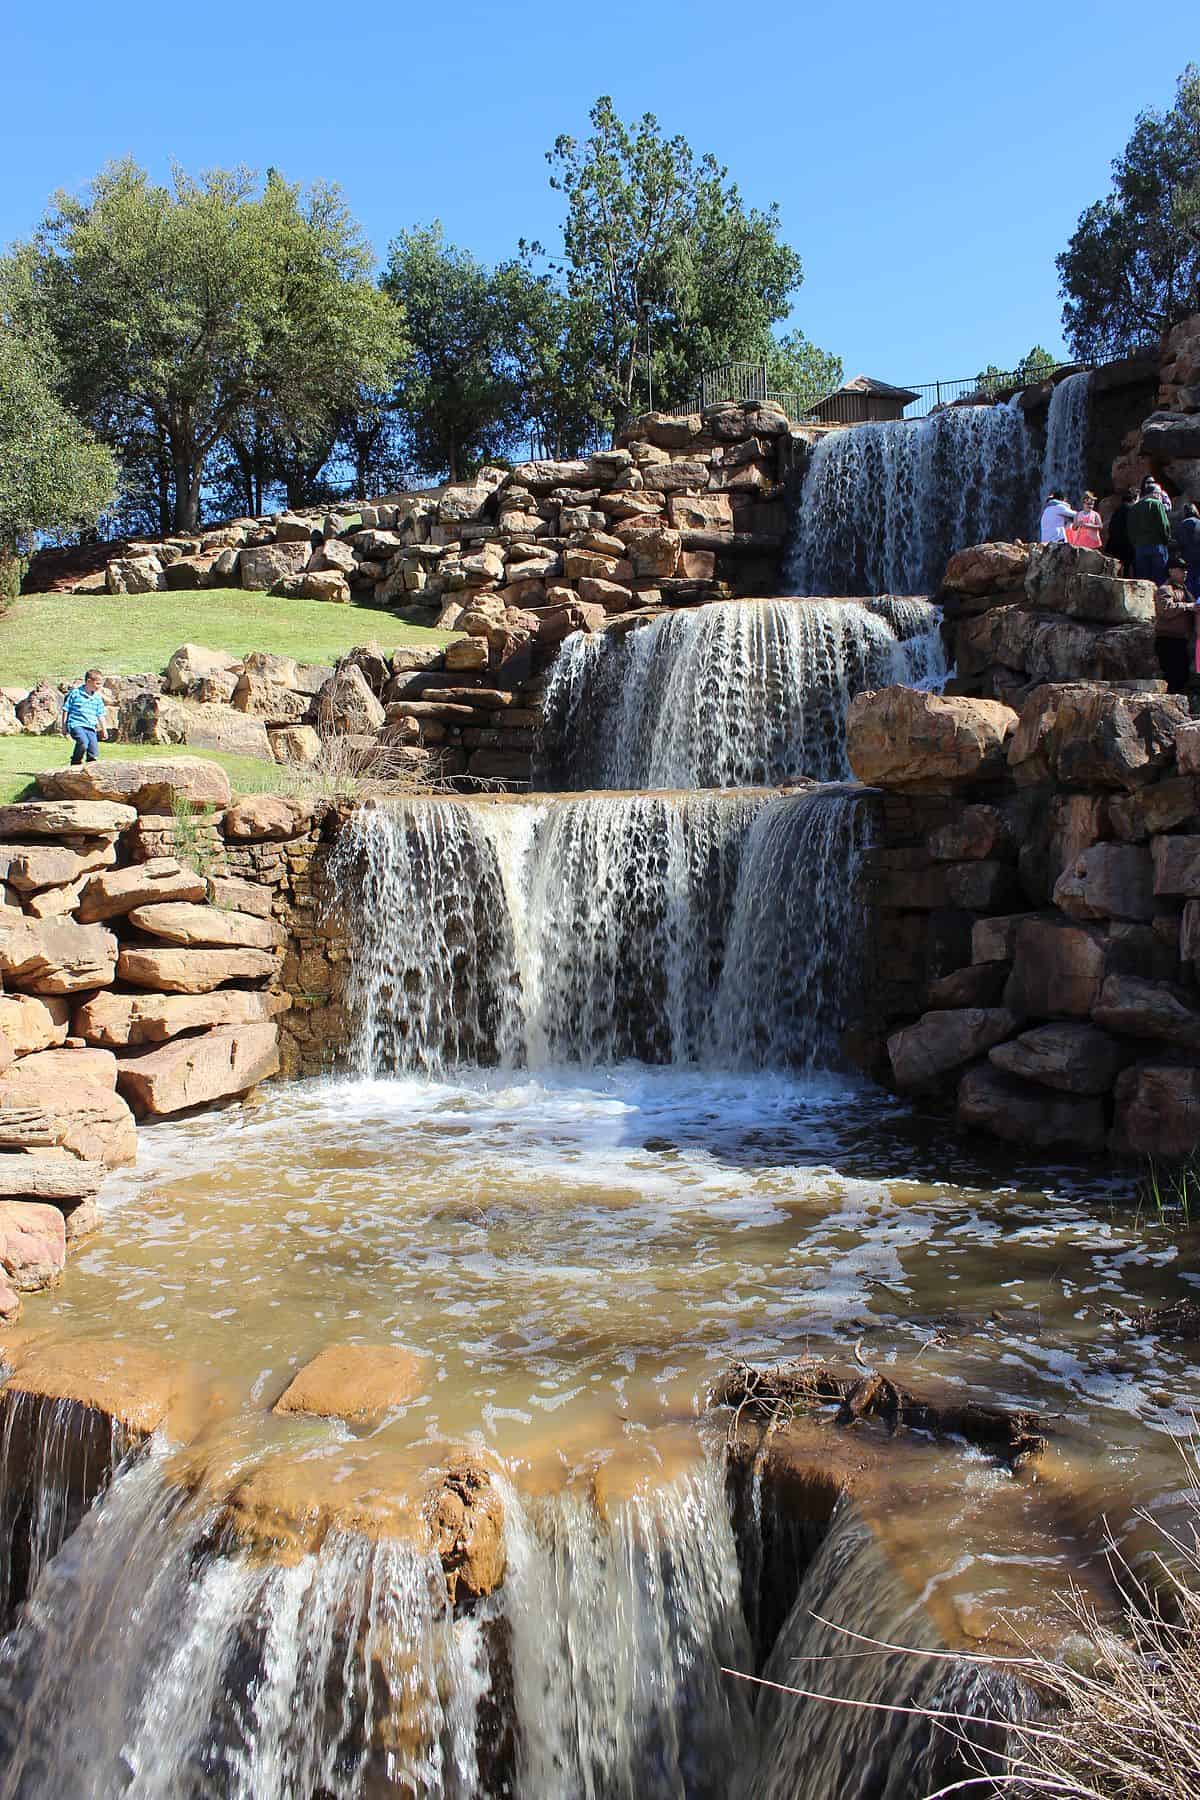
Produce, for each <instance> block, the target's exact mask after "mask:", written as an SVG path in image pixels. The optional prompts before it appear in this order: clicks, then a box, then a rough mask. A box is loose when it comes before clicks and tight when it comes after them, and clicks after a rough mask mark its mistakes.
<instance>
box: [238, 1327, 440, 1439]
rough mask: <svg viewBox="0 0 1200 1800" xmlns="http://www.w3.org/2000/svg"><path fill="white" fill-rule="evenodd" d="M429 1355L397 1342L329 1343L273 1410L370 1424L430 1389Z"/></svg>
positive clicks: (296, 1375)
mask: <svg viewBox="0 0 1200 1800" xmlns="http://www.w3.org/2000/svg"><path fill="white" fill-rule="evenodd" d="M431 1367H432V1365H431V1363H430V1359H429V1358H428V1357H427V1356H418V1355H417V1354H416V1352H415V1351H412V1350H405V1349H403V1348H402V1347H401V1346H400V1345H398V1344H327V1345H326V1346H325V1348H324V1349H323V1350H321V1351H319V1352H318V1353H317V1355H316V1356H314V1357H313V1359H312V1361H311V1362H307V1363H305V1364H304V1366H303V1368H301V1369H300V1370H299V1371H298V1372H297V1373H296V1374H295V1375H294V1376H293V1377H292V1380H291V1381H290V1382H289V1383H288V1385H287V1387H286V1388H285V1389H284V1391H283V1393H282V1394H281V1395H280V1397H279V1399H278V1400H277V1401H276V1403H275V1406H274V1408H273V1409H272V1410H273V1411H274V1412H276V1413H280V1414H288V1413H307V1414H309V1415H310V1416H311V1417H313V1418H317V1419H345V1420H346V1422H347V1423H348V1424H353V1425H366V1424H370V1423H371V1422H372V1420H374V1419H377V1418H379V1417H380V1416H381V1415H382V1414H384V1413H386V1412H391V1411H393V1410H394V1409H395V1408H398V1407H402V1406H405V1405H407V1404H408V1402H409V1401H410V1400H412V1399H414V1398H415V1397H416V1396H417V1395H418V1394H420V1393H423V1392H425V1391H426V1390H427V1388H428V1386H429V1381H430V1372H431Z"/></svg>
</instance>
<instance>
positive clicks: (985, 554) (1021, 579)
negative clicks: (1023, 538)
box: [942, 543, 1029, 598]
mask: <svg viewBox="0 0 1200 1800" xmlns="http://www.w3.org/2000/svg"><path fill="white" fill-rule="evenodd" d="M1028 567H1029V545H1028V544H1006V543H995V544H972V545H970V546H969V547H968V548H967V549H966V550H960V551H958V553H957V554H956V555H954V556H952V557H951V558H950V561H949V562H948V563H947V565H946V573H945V575H944V576H943V577H942V592H943V593H945V594H960V595H967V596H970V597H971V598H976V597H978V596H981V595H984V594H1001V593H1008V592H1011V591H1012V590H1013V589H1017V588H1022V587H1023V586H1024V584H1025V572H1026V570H1027V569H1028Z"/></svg>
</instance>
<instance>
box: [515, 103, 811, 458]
mask: <svg viewBox="0 0 1200 1800" xmlns="http://www.w3.org/2000/svg"><path fill="white" fill-rule="evenodd" d="M590 119H591V124H592V135H591V136H590V137H589V138H587V139H586V141H585V142H583V143H579V142H578V141H577V140H576V139H575V138H572V137H566V136H564V137H560V138H558V139H557V141H556V142H555V145H554V148H553V149H552V150H551V151H550V152H549V155H548V160H549V162H550V164H551V168H552V171H553V173H552V175H551V185H552V186H553V187H555V188H556V189H557V190H558V191H559V192H561V193H562V194H563V196H564V198H565V200H566V207H567V216H566V220H565V222H564V225H563V241H564V248H565V265H564V267H565V276H566V288H567V293H568V295H569V296H570V298H571V299H572V301H574V302H575V303H576V305H577V307H578V308H579V311H578V314H577V319H578V325H577V332H580V331H586V333H587V334H588V337H589V340H590V351H591V357H592V363H593V368H594V371H595V381H596V388H597V400H598V404H599V405H600V407H601V408H602V409H603V411H604V413H605V414H606V416H608V417H609V418H610V419H611V420H612V421H613V422H614V423H615V424H616V425H618V426H619V425H621V424H622V423H624V421H625V420H626V419H627V418H628V417H629V415H630V414H631V413H633V412H634V411H636V410H637V409H638V407H640V406H642V405H645V404H649V403H651V402H652V400H654V399H660V400H665V399H675V398H678V397H680V396H685V395H686V394H687V392H688V391H689V390H690V389H691V388H693V387H694V386H695V384H696V381H697V379H698V377H699V375H700V373H701V372H702V371H703V370H704V369H707V368H711V367H713V366H715V365H716V364H719V363H722V362H726V361H731V360H743V359H744V360H756V361H765V360H766V359H767V358H768V357H769V356H770V355H771V354H772V350H773V344H774V339H773V338H772V335H771V328H772V326H773V325H774V324H776V323H777V322H778V321H780V320H782V319H783V318H784V317H786V314H787V312H788V306H789V297H790V296H791V295H792V294H793V293H794V292H795V291H796V289H797V288H798V287H799V285H800V281H801V279H802V269H801V264H800V259H799V257H798V256H797V255H796V253H795V252H794V251H793V250H791V249H789V248H788V246H787V245H786V244H782V243H780V242H779V225H780V222H779V214H778V209H777V208H776V207H775V206H771V207H770V208H768V210H767V211H766V212H759V211H757V210H755V209H754V208H747V207H746V206H745V204H744V203H743V201H742V198H741V195H740V193H739V192H738V188H737V185H736V184H735V183H733V182H730V181H729V180H728V172H727V171H726V170H725V169H724V168H722V167H721V166H720V165H719V164H718V163H717V162H716V160H715V159H714V158H713V157H712V156H709V155H705V156H701V157H699V158H697V157H696V155H695V153H694V152H693V150H692V148H691V146H690V145H689V144H688V142H687V140H686V139H685V138H683V137H680V136H676V137H673V138H667V137H664V135H663V133H662V130H661V128H660V126H659V123H658V121H657V119H655V118H654V116H653V115H652V114H650V113H647V114H646V115H645V116H644V117H643V118H642V119H641V120H639V121H638V123H637V124H636V125H635V126H633V127H630V126H627V125H625V124H623V123H622V122H621V120H620V119H619V118H618V117H617V114H616V111H615V109H614V107H613V104H612V101H611V100H610V99H608V98H602V99H600V100H598V101H597V102H596V104H595V106H594V107H593V108H592V110H591V114H590Z"/></svg>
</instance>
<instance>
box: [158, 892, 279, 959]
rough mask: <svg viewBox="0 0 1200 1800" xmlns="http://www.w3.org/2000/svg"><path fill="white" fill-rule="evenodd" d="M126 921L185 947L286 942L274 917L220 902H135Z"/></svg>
mask: <svg viewBox="0 0 1200 1800" xmlns="http://www.w3.org/2000/svg"><path fill="white" fill-rule="evenodd" d="M129 923H130V924H131V925H134V926H136V927H137V929H138V930H139V931H144V932H145V933H146V934H147V936H149V937H153V938H159V939H161V940H162V942H164V943H167V944H183V945H186V946H187V947H189V948H191V947H193V946H197V945H199V946H201V947H205V948H212V949H215V950H274V949H278V948H279V947H280V946H281V945H282V944H283V943H285V942H286V933H285V932H284V929H283V927H282V925H279V924H277V923H276V921H275V920H274V919H260V918H256V917H255V916H254V915H253V914H252V913H240V912H230V911H228V910H227V909H226V908H225V907H223V906H197V905H195V904H193V903H192V902H189V901H186V900H181V901H165V902H159V901H155V902H153V903H152V904H151V905H149V906H136V907H134V908H133V910H132V911H131V912H130V914H129Z"/></svg>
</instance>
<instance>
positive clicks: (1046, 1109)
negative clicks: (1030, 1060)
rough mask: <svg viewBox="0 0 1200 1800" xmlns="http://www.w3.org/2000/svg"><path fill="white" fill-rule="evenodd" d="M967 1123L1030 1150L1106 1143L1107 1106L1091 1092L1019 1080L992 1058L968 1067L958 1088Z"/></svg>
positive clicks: (1098, 1146)
mask: <svg viewBox="0 0 1200 1800" xmlns="http://www.w3.org/2000/svg"><path fill="white" fill-rule="evenodd" d="M958 1118H959V1123H960V1124H962V1125H969V1126H972V1127H974V1128H975V1129H982V1130H984V1131H989V1132H991V1133H992V1135H993V1136H994V1137H999V1138H1004V1139H1006V1140H1007V1141H1008V1142H1009V1143H1013V1144H1020V1145H1021V1146H1022V1147H1023V1148H1024V1149H1026V1150H1056V1149H1063V1150H1082V1151H1089V1152H1090V1151H1097V1150H1103V1148H1104V1107H1103V1104H1102V1103H1101V1101H1100V1100H1098V1099H1095V1098H1092V1097H1091V1096H1087V1095H1075V1094H1056V1093H1053V1092H1051V1091H1049V1090H1048V1089H1047V1088H1045V1087H1041V1086H1033V1085H1031V1084H1029V1083H1027V1082H1023V1081H1018V1080H1016V1079H1015V1078H1014V1077H1013V1076H1011V1075H1007V1074H1005V1072H1004V1071H1003V1070H1002V1069H997V1068H995V1067H993V1065H992V1064H991V1063H990V1062H989V1063H981V1064H979V1066H978V1067H977V1068H974V1069H968V1070H967V1072H966V1074H965V1075H964V1076H963V1078H962V1080H961V1082H960V1083H959V1088H958Z"/></svg>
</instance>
